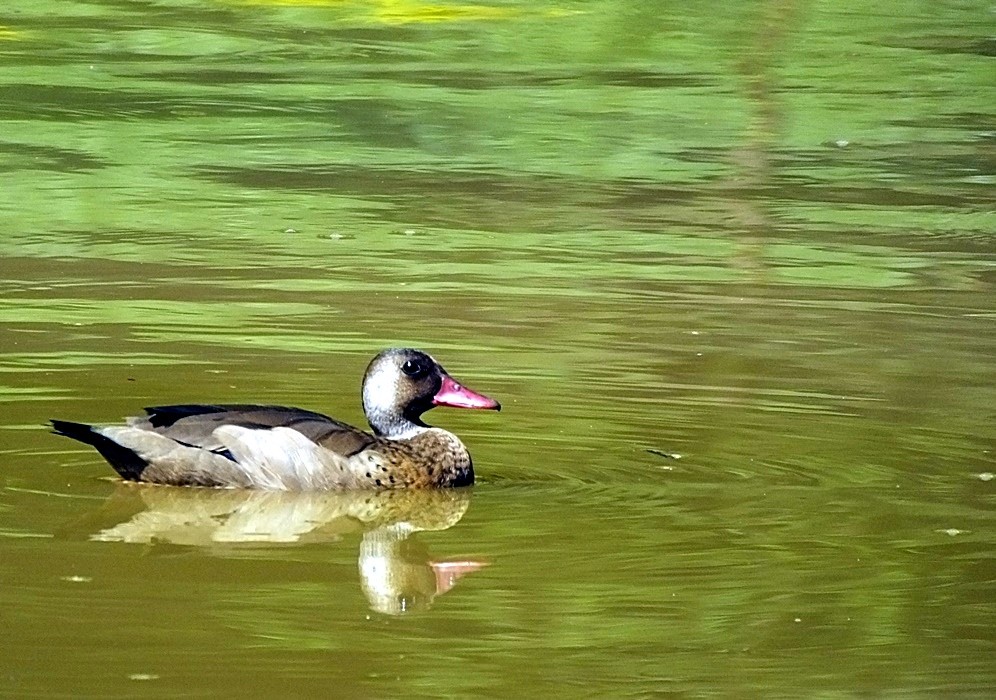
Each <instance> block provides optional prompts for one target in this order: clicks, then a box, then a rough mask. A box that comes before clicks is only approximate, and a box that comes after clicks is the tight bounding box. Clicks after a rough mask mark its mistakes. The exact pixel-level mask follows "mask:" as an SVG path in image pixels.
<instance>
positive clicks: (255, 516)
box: [91, 483, 486, 615]
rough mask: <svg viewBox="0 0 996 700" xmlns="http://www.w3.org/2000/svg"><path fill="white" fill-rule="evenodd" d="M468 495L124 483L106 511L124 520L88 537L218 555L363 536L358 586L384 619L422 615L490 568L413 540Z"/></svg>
mask: <svg viewBox="0 0 996 700" xmlns="http://www.w3.org/2000/svg"><path fill="white" fill-rule="evenodd" d="M470 496H471V489H466V488H462V489H432V490H396V491H379V492H328V491H326V492H287V491H250V490H223V489H199V488H171V487H166V486H146V485H143V484H132V483H126V484H121V485H120V486H119V487H118V490H117V491H116V492H115V493H114V495H112V496H111V498H110V499H109V500H108V502H107V503H106V504H105V507H104V508H103V509H102V510H103V512H104V514H105V515H106V514H107V513H108V511H111V512H115V513H120V512H121V511H123V510H127V511H130V512H131V513H132V515H131V516H130V517H128V516H125V517H126V518H127V519H125V520H123V521H122V522H119V523H118V524H116V525H113V526H111V527H107V528H104V529H102V530H100V531H98V532H96V533H95V534H93V535H92V536H91V539H92V540H96V541H101V542H131V543H153V542H167V543H171V544H177V545H187V546H199V547H219V546H225V545H228V544H234V543H270V544H272V543H295V542H328V541H335V540H338V539H340V538H342V537H343V536H344V535H347V534H350V533H357V532H358V533H361V542H360V551H359V571H360V582H361V587H362V589H363V592H364V594H365V595H366V597H367V600H368V601H369V603H370V607H371V608H372V609H373V610H375V611H377V612H381V613H385V614H388V615H400V614H404V613H407V612H411V611H414V610H424V609H427V608H428V607H429V606H430V605H431V604H432V602H433V600H434V599H435V598H436V597H437V596H440V595H442V594H443V593H446V592H447V591H449V590H450V589H452V588H453V586H454V585H455V584H456V582H457V580H459V579H460V577H462V576H464V575H465V574H468V573H470V572H473V571H477V570H478V569H480V568H482V567H483V566H485V565H486V562H482V561H475V560H461V561H435V560H433V559H432V557H431V555H430V554H429V550H428V549H427V548H426V547H425V545H423V544H422V543H421V542H419V541H418V539H417V536H416V533H418V532H420V531H424V530H446V529H449V528H451V527H453V526H454V525H456V524H457V523H458V522H459V521H460V519H461V518H462V517H463V514H464V513H465V512H466V511H467V508H468V506H469V505H470Z"/></svg>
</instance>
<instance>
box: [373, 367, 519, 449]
mask: <svg viewBox="0 0 996 700" xmlns="http://www.w3.org/2000/svg"><path fill="white" fill-rule="evenodd" d="M436 406H452V407H454V408H477V409H488V410H493V411H500V410H501V404H499V403H498V402H497V401H495V400H494V399H492V398H488V397H487V396H484V395H483V394H478V393H477V392H475V391H471V390H470V389H468V388H466V387H465V386H462V385H461V384H460V383H459V382H457V381H456V380H455V379H453V377H451V376H450V375H449V374H448V373H447V372H446V370H445V369H443V368H442V366H441V365H440V364H439V363H438V362H436V361H435V360H434V359H433V358H432V357H431V356H430V355H427V354H426V353H424V352H422V351H420V350H413V349H411V348H392V349H390V350H384V351H383V352H381V353H380V354H379V355H377V357H375V358H374V359H373V360H372V361H371V362H370V365H369V366H368V367H367V371H366V374H365V375H364V376H363V411H364V413H365V414H366V416H367V420H368V421H369V422H370V427H371V428H373V430H374V433H376V434H377V435H379V436H381V437H386V438H393V439H400V438H406V437H411V436H412V435H415V434H417V433H419V432H420V431H421V430H424V429H425V428H426V427H427V426H426V424H425V423H423V422H422V419H421V416H422V414H423V413H425V412H426V411H428V410H430V409H432V408H434V407H436Z"/></svg>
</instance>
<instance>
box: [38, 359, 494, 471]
mask: <svg viewBox="0 0 996 700" xmlns="http://www.w3.org/2000/svg"><path fill="white" fill-rule="evenodd" d="M435 406H453V407H455V408H476V409H490V410H495V411H498V410H501V405H500V404H499V403H498V402H497V401H495V400H494V399H491V398H488V397H487V396H484V395H483V394H478V393H476V392H474V391H471V390H470V389H467V388H466V387H464V386H461V385H460V384H459V383H458V382H457V381H456V380H454V379H453V378H452V377H451V376H450V375H449V374H448V373H447V372H446V370H445V369H443V368H442V366H440V364H439V363H438V362H436V360H434V359H433V358H432V357H431V356H430V355H428V354H426V353H424V352H421V351H419V350H414V349H411V348H392V349H389V350H384V351H383V352H381V353H380V354H378V355H377V356H376V357H375V358H374V359H373V360H372V361H371V362H370V365H369V366H368V367H367V371H366V374H365V375H364V377H363V412H364V413H365V414H366V417H367V421H368V422H369V423H370V427H371V428H372V429H373V432H372V434H371V433H367V432H364V431H362V430H359V429H357V428H354V427H352V426H350V425H347V424H346V423H342V422H340V421H337V420H334V419H332V418H329V417H328V416H324V415H322V414H321V413H314V412H312V411H305V410H303V409H300V408H287V407H284V406H255V405H244V404H239V405H197V404H184V405H178V406H155V407H151V408H146V409H145V412H146V414H147V415H145V416H136V417H132V418H128V419H127V422H126V424H125V425H112V426H93V425H88V424H86V423H73V422H70V421H63V420H53V421H52V428H53V432H55V433H56V434H58V435H65V436H66V437H70V438H73V439H74V440H79V441H80V442H84V443H86V444H88V445H92V446H93V447H95V448H96V449H97V451H98V452H99V453H100V454H101V455H102V456H103V457H104V459H106V460H107V461H108V462H110V464H111V466H112V467H114V469H115V470H116V471H117V473H118V474H120V475H121V476H122V477H123V478H124V479H127V480H129V481H146V482H153V483H159V484H172V485H176V486H217V487H228V488H255V489H281V490H287V491H306V490H331V489H398V488H435V487H448V486H466V485H469V484H472V483H473V482H474V468H473V465H472V462H471V459H470V453H469V452H468V451H467V448H466V447H465V446H464V444H463V443H462V442H461V441H460V439H459V438H458V437H457V436H456V435H454V434H453V433H450V432H448V431H446V430H443V429H442V428H433V427H430V426H428V425H426V424H425V423H424V422H422V418H421V416H422V414H423V413H425V412H426V411H428V410H430V409H431V408H433V407H435Z"/></svg>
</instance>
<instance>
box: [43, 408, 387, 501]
mask: <svg viewBox="0 0 996 700" xmlns="http://www.w3.org/2000/svg"><path fill="white" fill-rule="evenodd" d="M146 413H147V415H146V416H138V417H132V418H129V419H128V422H127V424H126V425H123V426H114V425H109V426H92V425H88V424H85V423H72V422H70V421H61V420H53V421H52V427H53V428H54V431H55V432H56V433H58V434H60V435H65V436H66V437H70V438H73V439H74V440H79V441H80V442H84V443H87V444H89V445H92V446H94V447H95V448H96V449H97V451H98V452H100V454H101V455H102V456H103V457H104V458H105V459H106V460H107V461H108V462H110V463H111V466H113V467H114V469H115V470H116V471H117V472H118V473H119V474H120V475H121V476H122V477H124V478H125V479H129V480H132V481H151V482H155V483H161V484H174V485H178V486H227V487H242V488H261V489H284V490H295V491H297V490H321V489H341V488H353V487H355V486H356V485H357V483H358V480H357V475H356V474H355V473H354V470H353V466H352V462H351V460H350V457H351V456H352V455H355V454H356V453H358V452H361V451H363V450H364V449H366V448H367V447H369V446H371V445H374V444H375V443H376V442H377V441H376V438H374V437H373V436H372V435H369V434H367V433H365V432H363V431H361V430H358V429H356V428H354V427H352V426H350V425H347V424H345V423H341V422H339V421H336V420H333V419H331V418H329V417H328V416H324V415H322V414H320V413H314V412H312V411H303V410H301V409H297V408H285V407H283V406H253V405H243V404H239V405H192V404H185V405H178V406H155V407H150V408H148V409H146Z"/></svg>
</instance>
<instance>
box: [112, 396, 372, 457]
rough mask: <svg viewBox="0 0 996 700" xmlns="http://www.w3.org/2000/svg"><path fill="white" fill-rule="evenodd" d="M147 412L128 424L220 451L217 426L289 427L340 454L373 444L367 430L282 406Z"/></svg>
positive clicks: (201, 406) (190, 406) (169, 408)
mask: <svg viewBox="0 0 996 700" xmlns="http://www.w3.org/2000/svg"><path fill="white" fill-rule="evenodd" d="M145 412H146V413H147V414H148V415H146V416H140V417H135V418H129V419H128V424H129V425H131V426H133V427H136V428H142V429H145V430H152V431H154V432H156V433H158V434H160V435H163V436H165V437H168V438H170V439H171V440H175V441H177V442H180V443H183V444H185V445H190V446H192V447H200V448H202V449H205V450H211V451H218V450H224V449H225V445H224V444H222V442H221V441H220V440H219V439H218V435H217V434H216V433H215V431H216V430H217V429H218V428H219V427H221V426H226V425H229V426H236V427H239V428H247V429H250V430H267V429H272V428H290V429H291V430H294V431H296V432H298V433H300V434H301V435H303V436H304V437H306V438H307V439H308V440H310V441H312V442H314V443H316V444H317V445H319V446H321V447H323V448H325V449H326V450H329V451H330V452H334V453H336V454H339V455H341V456H343V457H351V456H352V455H354V454H356V453H358V452H362V451H363V450H365V449H367V448H368V447H370V446H371V445H373V444H374V442H375V439H374V437H373V436H372V435H370V434H369V433H366V432H364V431H362V430H359V429H358V428H354V427H353V426H351V425H348V424H347V423H343V422H341V421H337V420H335V419H333V418H329V417H328V416H326V415H323V414H321V413H315V412H314V411H306V410H304V409H301V408H289V407H286V406H257V405H253V404H227V405H210V404H209V405H205V404H180V405H175V406H150V407H148V408H146V409H145Z"/></svg>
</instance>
